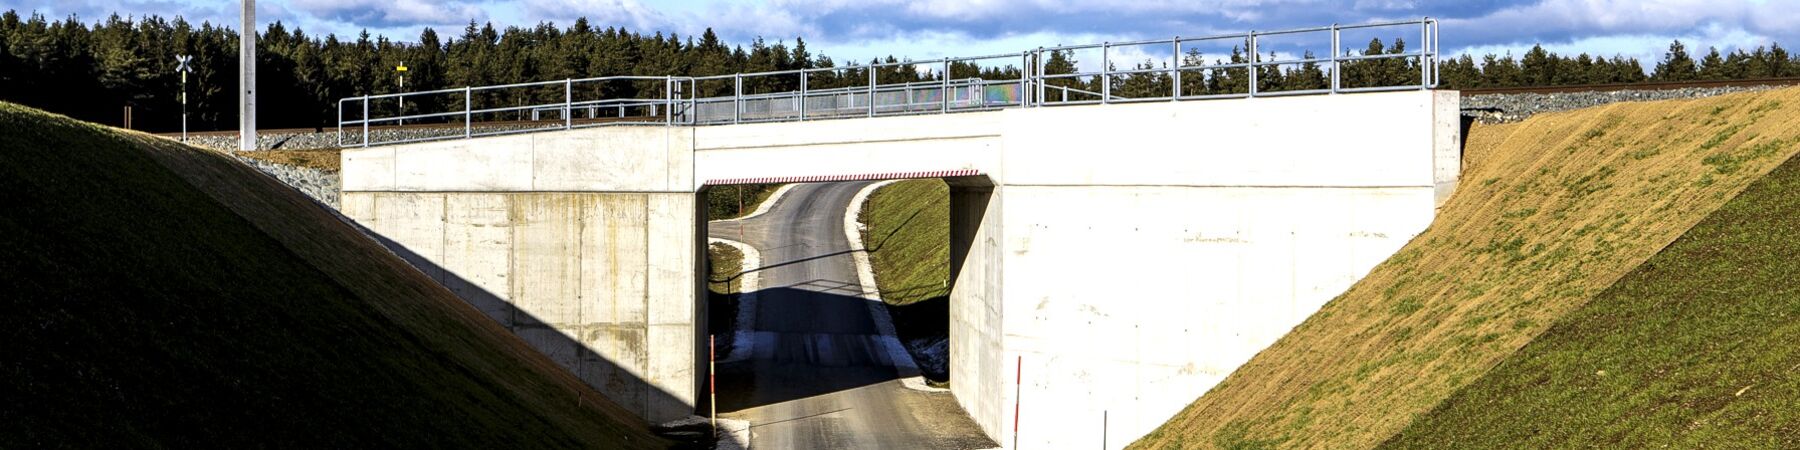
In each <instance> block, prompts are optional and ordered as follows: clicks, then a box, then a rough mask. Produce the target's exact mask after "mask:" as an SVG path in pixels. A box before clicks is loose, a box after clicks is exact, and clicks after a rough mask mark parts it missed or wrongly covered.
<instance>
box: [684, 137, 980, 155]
mask: <svg viewBox="0 0 1800 450" xmlns="http://www.w3.org/2000/svg"><path fill="white" fill-rule="evenodd" d="M997 137H1000V133H993V134H974V135H967V136H944V137H938V136H932V137H922V138H896V139H866V140H854V141H836V142H802V143H795V144H770V145H741V146H724V145H721V146H717V147H706V146H703V145H700V143H699V142H694V151H695V152H712V151H727V150H762V149H771V148H807V147H826V146H833V145H855V144H885V143H896V142H899V143H920V144H923V143H928V142H934V141H968V140H980V139H990V138H997Z"/></svg>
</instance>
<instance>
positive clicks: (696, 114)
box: [337, 17, 1441, 147]
mask: <svg viewBox="0 0 1800 450" xmlns="http://www.w3.org/2000/svg"><path fill="white" fill-rule="evenodd" d="M1407 26H1417V27H1418V32H1419V45H1418V46H1417V48H1416V49H1414V50H1410V51H1403V52H1398V53H1379V54H1363V53H1358V52H1355V51H1351V50H1346V49H1345V48H1344V47H1343V46H1342V44H1343V43H1342V40H1341V38H1342V33H1343V31H1345V30H1362V29H1370V28H1382V27H1407ZM1322 32H1323V33H1329V34H1330V38H1331V48H1332V51H1331V54H1330V55H1327V56H1324V57H1320V56H1318V55H1313V57H1312V58H1285V59H1284V58H1278V57H1274V56H1271V57H1270V59H1269V60H1263V58H1262V54H1261V52H1260V50H1259V49H1258V48H1257V47H1258V45H1257V44H1258V42H1257V41H1258V38H1259V37H1266V36H1280V35H1291V34H1302V33H1322ZM1224 39H1241V40H1243V41H1244V44H1243V50H1244V55H1245V59H1246V61H1244V62H1233V63H1223V62H1222V61H1220V63H1218V64H1207V63H1206V62H1205V61H1199V62H1198V63H1196V64H1189V63H1188V62H1187V61H1186V60H1185V58H1184V57H1185V56H1186V54H1185V53H1183V51H1182V44H1183V43H1194V42H1207V41H1218V40H1224ZM1152 45H1169V46H1171V48H1172V52H1171V53H1170V55H1169V62H1168V63H1167V64H1164V66H1163V67H1147V68H1138V67H1133V68H1129V69H1113V68H1112V61H1111V56H1112V53H1113V49H1114V48H1118V47H1136V46H1152ZM1233 47H1234V48H1235V47H1236V45H1234V46H1233ZM1087 49H1100V61H1099V69H1098V70H1087V71H1083V70H1080V69H1075V70H1074V71H1072V72H1069V73H1047V67H1046V65H1047V63H1048V61H1047V60H1046V58H1045V53H1046V52H1050V53H1051V54H1055V53H1056V52H1066V51H1075V50H1087ZM1440 57H1441V53H1440V50H1439V47H1438V21H1437V20H1436V19H1433V18H1431V17H1422V18H1419V19H1414V20H1400V21H1387V22H1372V23H1362V24H1354V25H1339V24H1332V25H1330V26H1323V27H1310V28H1292V29H1284V30H1275V31H1248V32H1243V33H1230V34H1217V35H1209V36H1201V37H1181V36H1174V37H1170V38H1157V39H1144V40H1135V41H1124V42H1101V43H1098V44H1078V45H1061V46H1055V47H1039V48H1036V49H1032V50H1026V51H1023V52H1017V53H1000V54H992V55H982V56H965V57H945V58H937V59H930V60H904V61H894V62H879V61H876V62H871V63H868V64H860V65H859V64H855V63H851V64H849V65H845V66H834V67H808V68H802V69H791V70H778V71H766V72H751V73H734V74H725V75H708V76H645V75H616V76H601V77H589V78H569V79H564V80H549V81H536V82H524V83H510V84H499V85H488V86H466V87H461V88H451V89H437V90H430V91H418V92H398V93H388V94H377V95H364V96H359V97H346V98H342V99H338V102H337V109H338V113H337V114H338V145H339V146H340V147H342V146H348V145H347V144H350V145H360V146H363V147H367V146H370V145H372V144H387V143H395V142H402V141H393V142H371V141H370V138H369V135H370V130H369V126H370V124H372V123H395V124H399V125H405V123H406V121H408V120H414V121H417V120H422V119H441V118H454V117H455V116H458V115H460V116H462V125H463V126H462V129H463V132H462V133H461V134H460V135H446V136H440V137H430V136H427V137H422V138H410V139H405V140H403V142H419V141H426V140H438V139H457V138H470V137H475V136H488V135H500V134H513V133H521V132H532V131H541V130H555V129H573V128H581V127H587V126H616V125H663V126H671V125H711V124H731V123H754V122H772V121H794V120H798V121H804V120H808V119H818V118H845V117H875V116H879V115H897V114H931V113H940V114H941V113H950V112H961V111H984V110H992V109H998V108H1009V107H1023V108H1031V107H1044V106H1056V105H1083V104H1106V103H1131V102H1146V101H1183V100H1205V99H1219V98H1248V97H1261V96H1293V95H1319V94H1345V93H1359V92H1381V91H1399V90H1424V89H1431V88H1435V87H1437V85H1438V81H1439V74H1438V67H1437V64H1438V63H1439V62H1440ZM1008 58H1018V62H1019V63H1020V65H1019V66H1018V68H1017V70H1018V73H1019V76H1018V78H1016V79H1014V78H1008V79H998V80H990V79H986V78H983V77H981V76H976V77H964V78H958V79H951V78H950V77H949V75H950V72H951V71H952V69H953V68H954V64H956V63H959V62H970V61H986V60H995V59H1008ZM1387 59H1412V60H1416V61H1417V64H1418V66H1419V67H1418V69H1419V78H1418V81H1417V82H1416V83H1401V84H1395V85H1380V86H1356V87H1346V86H1344V85H1343V83H1344V77H1343V73H1342V72H1343V69H1344V67H1345V65H1346V63H1355V62H1360V61H1372V60H1387ZM1308 63H1312V64H1318V65H1320V67H1321V69H1322V70H1328V71H1329V79H1328V80H1327V81H1328V82H1329V87H1327V88H1316V89H1288V90H1277V91H1265V90H1262V88H1261V86H1259V85H1260V84H1261V83H1259V82H1258V80H1257V78H1258V72H1259V70H1257V69H1260V68H1264V67H1271V66H1274V67H1278V69H1276V70H1281V69H1279V67H1280V66H1284V65H1294V64H1308ZM902 66H905V67H911V68H912V69H911V70H913V71H914V73H915V76H917V71H918V70H919V69H924V70H926V71H927V72H926V73H927V74H929V73H930V72H929V71H932V70H934V69H935V71H936V72H937V75H936V76H935V77H936V78H937V79H936V80H923V81H908V82H893V83H882V82H881V80H880V76H879V72H878V71H877V70H876V69H883V68H892V67H902ZM934 66H935V67H934ZM1006 67H1008V68H1010V67H1012V66H1011V65H1008V66H1006ZM1231 70H1237V71H1241V72H1242V73H1243V74H1244V75H1241V76H1244V77H1245V78H1247V80H1248V83H1247V85H1245V86H1239V87H1240V88H1244V92H1225V93H1217V92H1214V93H1200V94H1194V93H1184V92H1182V90H1183V84H1184V83H1183V82H1182V78H1183V73H1184V72H1199V73H1198V75H1200V78H1201V79H1202V80H1205V79H1206V78H1208V76H1209V75H1208V73H1207V71H1211V74H1212V75H1210V76H1211V77H1213V78H1217V77H1219V76H1220V72H1219V71H1231ZM858 71H860V72H862V74H866V77H867V80H866V82H864V83H863V84H861V85H849V86H839V87H832V88H824V89H809V88H808V83H809V82H810V81H813V79H814V78H815V77H814V76H813V74H816V73H829V72H858ZM1147 73H1148V74H1166V75H1167V78H1160V79H1158V78H1153V80H1167V81H1168V82H1167V84H1168V87H1166V89H1168V92H1164V93H1163V94H1166V95H1157V96H1141V95H1140V96H1137V97H1129V96H1122V95H1119V91H1118V90H1116V89H1115V88H1114V86H1113V84H1114V78H1117V77H1121V76H1130V75H1136V74H1147ZM779 77H791V78H790V79H789V81H788V82H789V83H791V82H795V81H797V85H798V89H797V90H781V91H774V92H762V93H754V94H746V93H745V92H744V91H745V80H746V79H751V80H752V81H755V80H761V79H771V78H779ZM1090 77H1092V78H1093V81H1091V82H1089V81H1081V80H1082V79H1087V78H1090ZM850 78H854V77H851V76H846V77H845V78H843V80H845V81H853V82H854V81H863V80H850ZM1058 79H1073V80H1075V81H1074V82H1073V83H1074V84H1078V85H1079V87H1078V86H1059V85H1052V84H1049V83H1048V82H1049V81H1050V80H1058ZM721 80H730V81H731V82H732V86H731V89H730V92H729V93H727V94H724V95H714V96H705V97H702V96H701V95H700V92H699V86H700V83H701V82H703V81H721ZM618 81H629V82H633V83H643V82H650V83H652V85H654V83H657V82H660V84H662V86H663V88H662V90H663V92H662V93H661V94H660V95H657V94H654V93H652V92H639V93H638V94H637V95H640V96H643V97H619V98H602V99H591V100H579V101H577V100H575V97H576V86H577V85H584V86H582V87H583V89H588V87H587V86H585V85H588V84H592V83H609V82H618ZM1131 81H1132V80H1131V79H1126V80H1124V81H1123V82H1126V83H1129V82H1131ZM1159 82H1162V81H1159ZM1090 83H1091V84H1090ZM1065 84H1066V83H1065ZM638 86H643V85H642V84H638ZM714 86H716V84H715V85H714ZM532 87H561V90H562V91H563V92H562V93H563V95H562V97H563V98H562V99H561V101H560V102H550V103H537V102H533V104H529V105H524V104H521V105H512V106H500V107H488V108H476V107H475V99H474V98H475V95H476V94H477V93H478V92H488V91H497V90H504V89H518V88H532ZM783 89H786V88H783ZM994 89H998V91H995V90H994ZM1051 90H1058V91H1060V92H1061V95H1060V96H1059V98H1056V99H1052V98H1051V96H1049V95H1048V94H1050V92H1049V91H1051ZM965 91H966V92H965ZM549 92H554V91H549ZM589 92H596V93H597V92H604V88H600V89H593V90H585V91H583V92H582V94H584V95H586V94H588V93H589ZM996 92H998V94H996ZM459 93H460V94H462V95H461V97H462V103H463V108H462V109H461V110H460V111H458V110H449V111H444V112H430V113H427V112H416V113H412V114H408V111H407V108H406V103H407V100H408V99H409V98H413V97H420V96H430V95H439V96H444V95H447V94H459ZM1071 93H1078V94H1081V95H1082V96H1083V99H1080V100H1071V99H1070V94H1071ZM644 95H648V96H644ZM896 95H898V96H899V97H895V96H896ZM921 95H923V96H924V98H923V100H921V99H920V98H919V96H921ZM959 95H961V96H963V97H961V98H956V97H957V96H959ZM993 95H999V100H993V101H990V100H989V99H990V98H992V97H991V96H993ZM1128 95H1130V94H1128ZM1087 97H1095V98H1094V99H1088V98H1087ZM454 98H455V97H450V99H454ZM490 98H492V97H490ZM389 99H392V100H394V101H395V102H397V103H398V104H399V105H400V106H399V107H398V111H397V114H394V115H392V116H385V117H372V116H371V115H370V114H371V112H370V111H371V106H370V103H371V102H373V101H378V100H389ZM351 102H357V103H360V108H361V110H362V114H361V115H360V116H359V117H357V118H354V119H345V118H344V110H345V108H344V105H345V104H346V103H351ZM421 103H422V102H419V101H415V102H413V104H414V105H418V104H421ZM439 103H449V101H440V102H439ZM727 104H729V105H730V111H729V112H730V114H724V115H723V116H720V117H702V116H703V115H704V114H719V113H720V111H719V109H720V108H719V107H720V106H724V105H727ZM703 106H704V107H705V108H704V109H705V111H702V107H703ZM599 108H605V109H608V110H610V111H612V112H616V113H617V114H618V116H617V119H618V120H611V119H608V120H604V121H596V120H593V119H600V117H598V116H599ZM747 108H748V109H747ZM643 111H647V112H648V114H644V115H639V116H628V115H627V114H628V113H632V112H643ZM809 111H810V115H809ZM382 112H383V113H385V111H382ZM525 112H530V113H531V115H532V117H533V119H532V121H538V120H537V118H538V117H539V116H541V114H542V113H545V112H556V113H558V114H559V115H560V116H561V117H560V120H559V121H561V122H562V124H560V127H550V126H548V125H550V124H548V123H546V124H545V125H546V126H545V127H529V128H523V129H499V130H490V129H483V130H479V131H478V130H476V128H475V125H474V121H475V119H476V115H477V114H479V115H482V116H490V115H495V114H509V115H510V114H514V113H516V114H518V115H519V116H518V117H520V118H522V117H524V114H525ZM577 112H585V113H587V114H588V115H589V118H588V119H584V122H585V123H577V122H576V121H575V119H574V115H575V114H576V113H577ZM609 114H610V112H609ZM448 120H450V122H446V123H451V124H453V123H454V119H448ZM507 123H509V124H517V123H518V122H507ZM346 125H351V126H360V127H361V128H362V129H361V136H360V138H361V140H360V142H351V143H347V142H345V133H344V127H345V126H346ZM509 126H514V125H509ZM445 129H450V128H445Z"/></svg>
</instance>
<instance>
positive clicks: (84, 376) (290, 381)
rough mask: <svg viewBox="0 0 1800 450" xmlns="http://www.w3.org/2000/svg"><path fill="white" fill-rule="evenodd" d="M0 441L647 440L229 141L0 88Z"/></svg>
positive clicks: (476, 443)
mask: <svg viewBox="0 0 1800 450" xmlns="http://www.w3.org/2000/svg"><path fill="white" fill-rule="evenodd" d="M0 191H4V192H6V195H4V196H0V203H4V204H5V207H4V208H3V209H0V210H3V211H5V214H4V215H3V216H0V290H4V292H6V295H5V296H4V298H5V300H4V303H3V304H4V306H5V308H6V311H7V312H6V314H4V315H0V342H5V348H6V351H5V354H6V357H4V358H0V379H3V380H5V381H4V382H0V398H5V399H6V401H5V402H3V403H0V418H4V420H0V442H7V443H9V444H10V445H16V446H24V447H41V446H71V447H268V446H277V447H303V448H362V447H461V448H509V447H557V448H602V447H603V448H660V447H666V446H667V445H668V443H667V442H666V441H663V440H661V439H658V438H656V437H654V436H653V435H651V434H650V432H649V431H648V430H647V429H646V427H645V426H644V424H642V422H641V421H640V420H639V419H637V418H635V417H633V416H632V415H631V414H630V413H628V412H626V411H624V410H622V409H620V408H618V407H617V406H615V405H612V404H611V403H609V402H607V401H606V400H605V399H604V397H602V396H601V395H600V394H599V393H598V392H597V391H595V390H593V389H591V388H589V387H588V386H586V385H585V384H583V383H582V382H581V381H580V380H579V379H577V378H575V377H574V376H573V375H571V374H569V373H568V372H567V371H565V370H563V369H562V368H560V367H558V366H557V365H556V364H555V363H554V362H552V361H551V360H550V359H548V358H546V357H544V356H543V355H542V354H540V353H538V352H536V351H535V350H532V349H531V348H530V347H528V346H527V345H526V344H525V343H524V342H523V341H521V340H519V339H518V338H516V337H514V336H513V335H512V334H511V333H510V332H507V331H506V330H504V329H502V328H500V327H499V326H498V325H496V324H495V323H494V322H493V321H492V320H490V319H488V318H487V317H485V316H483V315H482V314H481V313H480V312H479V311H476V310H475V309H474V308H472V307H470V306H469V305H467V304H466V303H464V302H463V301H462V300H461V299H459V298H457V297H456V296H455V295H454V294H452V293H450V292H449V291H448V290H446V289H444V288H443V287H441V286H438V285H437V284H436V283H435V282H433V281H432V280H431V279H429V278H427V277H425V276H424V275H423V274H421V273H419V272H418V271H417V270H414V269H412V268H411V267H410V266H408V265H407V264H406V263H405V262H404V261H402V260H400V259H399V258H398V257H396V256H394V255H393V254H392V253H389V252H388V251H387V250H385V249H383V248H382V247H381V246H380V245H378V244H376V243H374V242H373V241H372V240H370V239H367V238H365V237H364V236H362V235H361V234H359V233H358V232H357V231H356V230H355V229H353V228H352V227H351V226H350V225H348V224H345V223H344V222H342V221H340V220H338V219H337V218H336V216H334V215H333V214H332V213H331V212H329V211H326V210H324V209H323V208H320V207H319V206H318V205H317V204H315V203H313V202H312V201H310V200H307V199H306V198H305V197H304V196H302V195H301V194H299V193H297V192H294V191H292V190H289V189H287V188H286V187H284V186H282V185H281V184H280V183H279V182H277V181H275V180H273V179H270V178H268V177H266V176H263V175H261V174H260V173H258V172H257V171H256V170H255V169H253V168H250V167H248V166H245V165H243V164H241V163H239V162H237V161H235V160H233V159H232V158H231V157H230V156H228V155H226V154H224V153H219V152H215V151H209V150H202V149H197V148H193V147H187V146H184V145H181V144H179V143H176V142H174V141H171V140H167V139H162V138H157V137H152V136H150V135H146V134H141V133H133V132H124V131H118V130H113V129H108V128H102V127H98V126H95V125H91V124H86V123H81V122H77V121H74V120H71V119H68V118H66V117H62V116H55V115H50V114H47V113H43V112H40V111H36V110H31V109H27V108H23V107H19V106H16V105H12V104H6V103H0Z"/></svg>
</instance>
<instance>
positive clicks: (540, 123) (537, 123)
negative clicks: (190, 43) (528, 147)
mask: <svg viewBox="0 0 1800 450" xmlns="http://www.w3.org/2000/svg"><path fill="white" fill-rule="evenodd" d="M660 120H663V117H662V116H637V117H626V118H623V119H621V118H617V117H602V118H598V119H575V120H574V122H575V124H576V125H583V124H592V123H611V122H621V121H633V122H656V121H660ZM562 124H563V121H562V120H560V119H557V120H497V121H485V122H475V124H474V125H475V127H477V128H483V127H496V128H510V127H517V128H531V127H544V128H549V127H552V126H562ZM462 128H463V124H462V123H461V122H453V123H425V124H413V125H380V126H375V125H371V126H369V132H371V133H373V132H380V131H404V130H436V129H458V130H460V129H462ZM337 131H338V129H337V126H336V125H333V126H328V127H316V128H259V129H257V130H256V132H257V133H258V134H265V135H274V134H302V133H336V132H337ZM344 132H345V133H352V132H355V133H361V132H362V127H345V128H344ZM152 134H155V135H158V136H170V137H179V136H181V132H179V131H176V132H170V133H152ZM237 134H238V132H237V130H221V131H190V132H188V136H192V137H199V136H237Z"/></svg>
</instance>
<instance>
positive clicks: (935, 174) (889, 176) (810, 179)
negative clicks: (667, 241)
mask: <svg viewBox="0 0 1800 450" xmlns="http://www.w3.org/2000/svg"><path fill="white" fill-rule="evenodd" d="M975 175H981V171H979V170H975V169H961V170H938V171H929V172H885V173H864V174H855V175H812V176H793V177H761V178H726V179H723V180H706V185H707V186H719V185H726V184H777V183H825V182H832V181H868V180H900V179H907V178H948V177H970V176H975Z"/></svg>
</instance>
